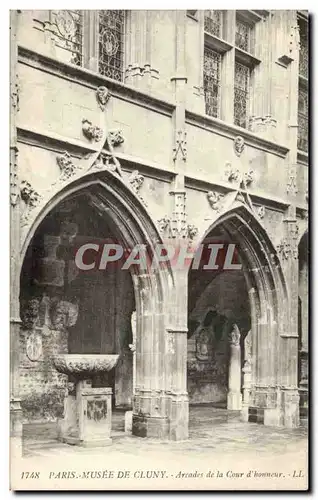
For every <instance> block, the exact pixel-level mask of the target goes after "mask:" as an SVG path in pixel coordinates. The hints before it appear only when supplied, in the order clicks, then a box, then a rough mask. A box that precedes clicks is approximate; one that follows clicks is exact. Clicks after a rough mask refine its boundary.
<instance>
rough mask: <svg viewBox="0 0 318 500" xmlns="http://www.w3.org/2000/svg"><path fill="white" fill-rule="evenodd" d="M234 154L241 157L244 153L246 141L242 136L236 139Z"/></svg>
mask: <svg viewBox="0 0 318 500" xmlns="http://www.w3.org/2000/svg"><path fill="white" fill-rule="evenodd" d="M233 147H234V152H235V154H236V155H237V156H241V154H242V153H243V151H244V147H245V141H244V139H243V137H241V136H240V135H239V136H237V137H235V139H234V142H233Z"/></svg>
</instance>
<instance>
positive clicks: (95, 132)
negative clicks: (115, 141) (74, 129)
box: [82, 118, 103, 142]
mask: <svg viewBox="0 0 318 500" xmlns="http://www.w3.org/2000/svg"><path fill="white" fill-rule="evenodd" d="M82 124H83V126H82V130H83V134H84V135H85V137H87V139H89V140H90V141H94V142H99V141H101V140H102V137H103V131H102V129H101V128H100V127H97V126H96V125H93V124H92V122H91V121H89V120H87V119H86V118H84V119H83V120H82Z"/></svg>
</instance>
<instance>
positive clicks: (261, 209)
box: [257, 205, 265, 219]
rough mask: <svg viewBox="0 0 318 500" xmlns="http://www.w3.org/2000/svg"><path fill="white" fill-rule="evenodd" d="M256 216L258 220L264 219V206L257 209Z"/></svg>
mask: <svg viewBox="0 0 318 500" xmlns="http://www.w3.org/2000/svg"><path fill="white" fill-rule="evenodd" d="M257 215H258V217H259V218H260V219H264V217H265V207H264V205H261V206H260V207H258V209H257Z"/></svg>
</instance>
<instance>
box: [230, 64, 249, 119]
mask: <svg viewBox="0 0 318 500" xmlns="http://www.w3.org/2000/svg"><path fill="white" fill-rule="evenodd" d="M249 86H250V68H249V67H248V66H245V65H244V64H240V63H238V62H235V70H234V124H235V125H238V126H239V127H243V128H247V126H248V105H249Z"/></svg>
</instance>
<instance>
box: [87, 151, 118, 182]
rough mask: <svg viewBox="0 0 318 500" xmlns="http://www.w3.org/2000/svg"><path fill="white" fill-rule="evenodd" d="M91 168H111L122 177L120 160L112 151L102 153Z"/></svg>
mask: <svg viewBox="0 0 318 500" xmlns="http://www.w3.org/2000/svg"><path fill="white" fill-rule="evenodd" d="M91 170H110V171H111V172H114V173H116V174H118V175H119V176H120V177H122V170H121V166H120V163H119V161H118V160H117V158H116V157H115V156H114V155H113V154H112V153H105V152H103V153H101V154H100V155H99V156H98V158H97V160H96V161H95V163H94V164H93V165H92V167H91Z"/></svg>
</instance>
